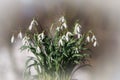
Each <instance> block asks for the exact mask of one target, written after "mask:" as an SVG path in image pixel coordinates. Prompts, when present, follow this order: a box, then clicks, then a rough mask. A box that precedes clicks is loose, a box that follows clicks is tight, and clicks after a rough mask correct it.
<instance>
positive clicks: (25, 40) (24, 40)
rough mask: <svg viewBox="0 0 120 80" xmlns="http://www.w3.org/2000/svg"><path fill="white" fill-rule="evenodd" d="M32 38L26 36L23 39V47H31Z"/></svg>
mask: <svg viewBox="0 0 120 80" xmlns="http://www.w3.org/2000/svg"><path fill="white" fill-rule="evenodd" d="M29 39H30V38H29V37H28V36H25V37H24V38H23V39H22V43H23V45H26V46H28V45H29V41H28V40H29Z"/></svg>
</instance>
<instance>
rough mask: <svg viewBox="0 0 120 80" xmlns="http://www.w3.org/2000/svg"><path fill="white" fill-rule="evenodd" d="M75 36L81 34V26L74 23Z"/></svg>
mask: <svg viewBox="0 0 120 80" xmlns="http://www.w3.org/2000/svg"><path fill="white" fill-rule="evenodd" d="M74 33H75V34H80V33H81V25H80V24H78V23H76V25H75V29H74Z"/></svg>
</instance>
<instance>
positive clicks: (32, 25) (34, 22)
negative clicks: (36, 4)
mask: <svg viewBox="0 0 120 80" xmlns="http://www.w3.org/2000/svg"><path fill="white" fill-rule="evenodd" d="M36 25H38V22H37V21H36V20H35V19H33V20H32V21H31V23H30V26H29V30H32V28H33V27H34V26H36Z"/></svg>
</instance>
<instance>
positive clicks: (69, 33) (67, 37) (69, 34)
mask: <svg viewBox="0 0 120 80" xmlns="http://www.w3.org/2000/svg"><path fill="white" fill-rule="evenodd" d="M72 35H73V34H72V33H71V32H67V33H66V41H69V36H72Z"/></svg>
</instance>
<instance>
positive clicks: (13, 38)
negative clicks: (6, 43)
mask: <svg viewBox="0 0 120 80" xmlns="http://www.w3.org/2000/svg"><path fill="white" fill-rule="evenodd" d="M14 40H15V37H14V35H12V37H11V43H13V42H14Z"/></svg>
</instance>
